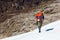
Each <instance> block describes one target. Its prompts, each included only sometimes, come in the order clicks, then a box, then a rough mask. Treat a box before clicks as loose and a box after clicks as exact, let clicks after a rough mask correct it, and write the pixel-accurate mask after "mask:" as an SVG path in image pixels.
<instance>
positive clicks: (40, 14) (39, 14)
mask: <svg viewBox="0 0 60 40" xmlns="http://www.w3.org/2000/svg"><path fill="white" fill-rule="evenodd" d="M42 15H43V13H42V12H40V13H37V14H35V16H42Z"/></svg>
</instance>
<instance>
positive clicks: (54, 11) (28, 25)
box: [0, 2, 60, 38]
mask: <svg viewBox="0 0 60 40" xmlns="http://www.w3.org/2000/svg"><path fill="white" fill-rule="evenodd" d="M59 4H60V3H57V2H54V3H52V4H49V5H47V6H45V7H43V10H44V16H45V20H44V23H43V25H46V24H48V23H51V22H53V21H56V20H60V5H59ZM41 9H42V8H41ZM38 11H40V9H36V10H35V11H33V10H32V12H29V13H19V15H14V16H13V17H12V18H9V19H6V20H5V21H4V22H2V23H0V38H5V37H9V36H13V35H17V34H22V33H25V32H29V31H33V30H34V29H35V28H37V25H35V24H34V23H36V19H35V16H34V15H35V13H37V12H38Z"/></svg>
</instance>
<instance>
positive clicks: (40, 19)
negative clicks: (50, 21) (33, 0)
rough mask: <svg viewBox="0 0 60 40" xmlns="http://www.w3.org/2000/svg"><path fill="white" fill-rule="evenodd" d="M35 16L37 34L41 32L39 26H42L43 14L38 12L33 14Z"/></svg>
mask: <svg viewBox="0 0 60 40" xmlns="http://www.w3.org/2000/svg"><path fill="white" fill-rule="evenodd" d="M35 16H36V19H37V25H38V29H39V32H41V26H42V24H43V21H44V15H43V12H42V11H40V12H38V13H37V14H35Z"/></svg>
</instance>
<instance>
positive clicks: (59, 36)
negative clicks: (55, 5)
mask: <svg viewBox="0 0 60 40" xmlns="http://www.w3.org/2000/svg"><path fill="white" fill-rule="evenodd" d="M51 28H53V29H52V30H49V31H46V30H47V29H51ZM41 30H42V31H41V33H39V32H38V28H37V29H35V30H34V31H31V32H28V33H24V34H21V35H16V36H12V37H8V38H4V39H0V40H60V20H58V21H56V22H52V23H50V24H47V25H45V26H43V27H42V29H41Z"/></svg>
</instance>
